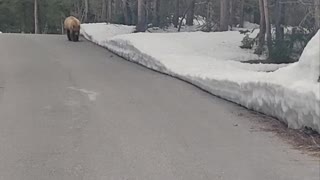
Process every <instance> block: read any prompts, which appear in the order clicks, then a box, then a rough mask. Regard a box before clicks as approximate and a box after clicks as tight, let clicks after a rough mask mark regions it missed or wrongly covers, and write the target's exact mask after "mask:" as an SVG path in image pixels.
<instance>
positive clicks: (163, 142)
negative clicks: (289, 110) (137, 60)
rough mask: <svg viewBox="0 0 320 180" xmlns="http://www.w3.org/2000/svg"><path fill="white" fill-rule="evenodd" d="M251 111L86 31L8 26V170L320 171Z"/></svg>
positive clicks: (42, 177) (176, 174)
mask: <svg viewBox="0 0 320 180" xmlns="http://www.w3.org/2000/svg"><path fill="white" fill-rule="evenodd" d="M239 114H242V115H241V116H240V115H239ZM251 114H252V113H251ZM251 114H250V113H249V111H247V110H245V109H243V108H242V107H239V106H237V105H235V104H232V103H230V102H226V101H224V100H221V99H219V98H216V97H213V96H211V95H209V94H207V93H205V92H203V91H201V90H199V89H197V88H196V87H194V86H192V85H190V84H187V83H184V82H182V81H179V80H177V79H173V78H171V77H167V76H165V75H162V74H159V73H156V72H153V71H150V70H148V69H145V68H143V67H141V66H139V65H136V64H133V63H131V62H128V61H125V60H123V59H121V58H119V57H117V56H115V55H113V54H112V53H110V52H108V51H107V50H106V49H103V48H100V47H98V46H96V45H93V44H91V43H90V42H87V41H84V40H82V41H81V42H79V43H73V42H68V41H67V40H66V37H65V36H53V35H38V36H34V35H14V34H12V35H7V34H2V35H0V180H204V179H206V180H220V179H222V180H319V179H320V167H319V164H320V163H319V161H318V160H317V159H316V158H314V157H311V156H309V155H306V154H303V153H302V152H300V151H298V150H294V149H293V148H292V147H291V146H290V145H288V144H286V143H285V142H284V141H282V140H281V139H279V138H277V137H276V136H275V135H273V134H272V133H268V132H262V131H259V130H258V129H254V127H255V123H254V121H255V120H259V118H260V117H257V116H255V117H253V115H251ZM261 118H262V117H261Z"/></svg>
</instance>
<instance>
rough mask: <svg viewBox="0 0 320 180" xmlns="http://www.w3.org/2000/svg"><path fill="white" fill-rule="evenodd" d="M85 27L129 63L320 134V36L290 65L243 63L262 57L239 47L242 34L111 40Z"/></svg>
mask: <svg viewBox="0 0 320 180" xmlns="http://www.w3.org/2000/svg"><path fill="white" fill-rule="evenodd" d="M94 26H96V27H97V26H98V28H104V29H99V30H98V29H97V28H94ZM82 27H83V33H82V34H83V35H84V36H85V37H86V38H87V39H89V40H91V41H93V42H95V43H97V44H99V45H101V46H103V47H106V48H108V49H109V50H111V51H113V52H114V53H116V54H118V55H120V56H122V57H124V58H126V59H127V60H130V61H134V62H137V63H140V64H142V65H144V66H146V67H148V68H151V69H154V70H157V71H160V72H163V73H166V74H169V75H172V76H175V77H178V78H180V79H183V80H186V81H188V82H190V83H193V84H194V85H197V86H198V87H200V88H202V89H205V90H207V91H209V92H211V93H212V94H214V95H217V96H219V97H221V98H224V99H227V100H230V101H232V102H235V103H238V104H240V105H243V106H245V107H247V108H249V109H253V110H256V111H259V112H262V113H265V114H267V115H271V116H274V117H277V118H279V119H280V120H282V121H283V122H286V123H287V124H288V126H289V127H291V128H295V129H299V128H303V127H305V126H306V127H310V128H312V129H314V130H316V131H318V132H320V107H319V105H320V97H319V96H320V95H319V83H317V78H318V77H319V33H318V34H317V35H316V36H315V37H314V38H313V39H312V41H311V42H310V43H309V44H308V46H307V47H306V49H305V51H304V53H303V55H302V57H301V60H300V62H298V63H294V64H291V65H288V66H287V65H266V64H245V63H241V62H240V61H247V60H254V59H259V58H260V57H258V56H256V55H254V54H253V53H252V51H251V50H244V49H241V48H239V45H240V43H241V40H242V38H243V35H240V33H239V32H232V31H229V32H218V33H203V32H193V33H137V34H129V31H127V32H128V33H126V32H125V31H123V30H122V28H120V29H119V32H121V33H114V34H123V35H117V36H114V37H111V36H109V34H110V33H107V32H106V31H108V29H109V27H106V26H99V25H86V26H82ZM123 28H124V27H123ZM101 32H106V33H105V34H103V33H101ZM279 68H280V69H279ZM277 69H279V70H277ZM269 71H275V72H269Z"/></svg>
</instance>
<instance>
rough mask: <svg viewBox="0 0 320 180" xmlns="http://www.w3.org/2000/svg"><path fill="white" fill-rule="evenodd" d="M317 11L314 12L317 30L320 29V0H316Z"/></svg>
mask: <svg viewBox="0 0 320 180" xmlns="http://www.w3.org/2000/svg"><path fill="white" fill-rule="evenodd" d="M314 4H315V6H314V7H315V10H314V12H315V13H314V18H315V26H316V29H319V28H320V0H314Z"/></svg>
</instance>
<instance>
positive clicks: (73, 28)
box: [64, 16, 81, 42]
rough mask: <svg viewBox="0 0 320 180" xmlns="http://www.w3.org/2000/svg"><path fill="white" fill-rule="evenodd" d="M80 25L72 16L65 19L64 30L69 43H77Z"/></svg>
mask: <svg viewBox="0 0 320 180" xmlns="http://www.w3.org/2000/svg"><path fill="white" fill-rule="evenodd" d="M80 24H81V23H80V21H79V20H78V19H77V18H76V17H74V16H69V17H67V18H66V19H65V21H64V29H65V30H66V31H67V36H68V40H69V41H74V42H77V41H79V36H80Z"/></svg>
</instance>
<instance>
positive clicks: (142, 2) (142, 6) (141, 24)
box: [136, 0, 147, 32]
mask: <svg viewBox="0 0 320 180" xmlns="http://www.w3.org/2000/svg"><path fill="white" fill-rule="evenodd" d="M146 29H147V22H146V0H138V23H137V27H136V30H137V32H145V31H146Z"/></svg>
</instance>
